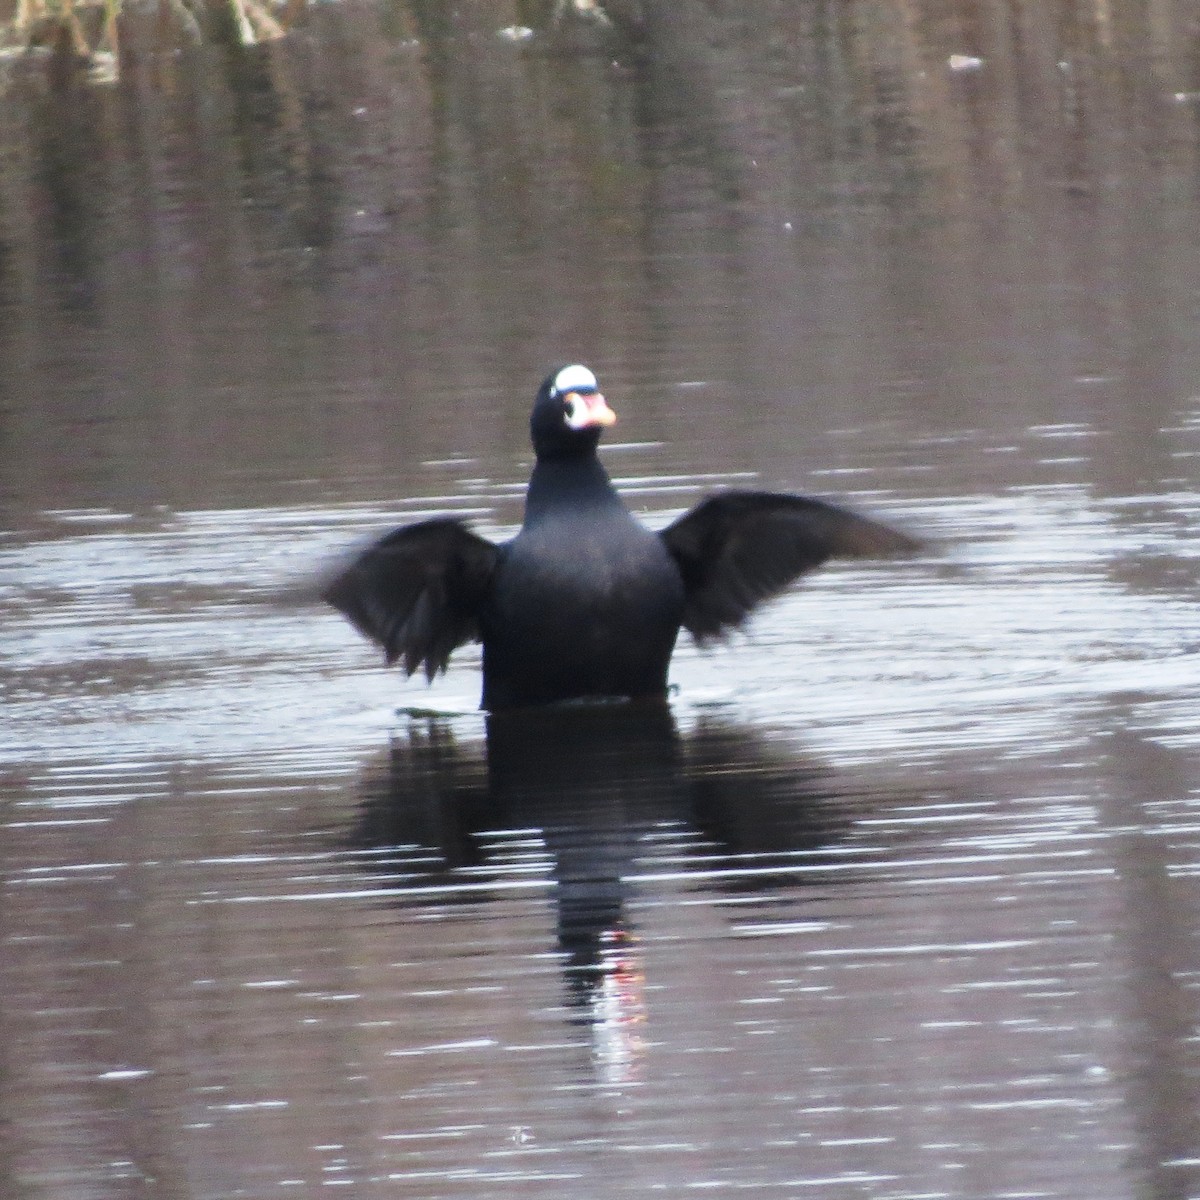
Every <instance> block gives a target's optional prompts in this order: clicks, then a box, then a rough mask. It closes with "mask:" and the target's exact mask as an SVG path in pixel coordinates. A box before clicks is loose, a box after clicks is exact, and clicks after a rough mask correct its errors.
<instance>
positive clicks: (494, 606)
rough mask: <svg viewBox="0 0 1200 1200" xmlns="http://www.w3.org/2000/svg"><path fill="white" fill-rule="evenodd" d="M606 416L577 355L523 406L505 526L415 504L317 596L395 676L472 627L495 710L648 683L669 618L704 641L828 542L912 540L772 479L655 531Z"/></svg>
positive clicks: (823, 554) (660, 681)
mask: <svg viewBox="0 0 1200 1200" xmlns="http://www.w3.org/2000/svg"><path fill="white" fill-rule="evenodd" d="M614 420H616V418H615V417H614V416H613V413H612V411H611V410H610V409H609V408H608V406H607V404H606V403H605V401H604V397H603V396H601V395H600V392H599V389H598V387H597V385H596V380H595V377H594V376H593V375H592V373H591V372H590V371H589V370H588V369H587V368H586V367H581V366H569V367H563V368H561V369H560V370H557V371H555V372H553V373H552V374H551V375H549V376H548V377H547V378H546V380H545V381H544V382H543V383H542V386H541V388H540V389H539V390H538V394H537V399H536V400H535V401H534V406H533V413H532V415H531V417H530V431H531V434H532V440H533V447H534V451H535V453H536V456H537V462H536V463H535V465H534V468H533V474H532V476H531V477H530V480H529V491H528V494H527V496H526V502H525V521H524V523H523V524H522V526H521V530H520V532H519V533H518V534H517V536H516V537H515V538H513V539H512V541H510V542H506V543H504V544H503V545H501V546H497V545H496V544H494V543H493V542H490V541H488V540H487V539H486V538H481V537H479V536H478V535H477V534H474V533H472V532H471V531H470V530H469V529H467V528H466V527H465V526H463V525H462V524H461V523H460V522H459V521H457V520H455V519H454V518H450V517H446V518H438V519H436V520H432V521H422V522H420V523H419V524H416V525H410V526H407V527H405V528H403V529H397V530H395V531H393V532H392V533H389V534H388V535H387V536H386V537H384V538H382V539H381V540H379V541H378V542H376V543H374V544H373V545H372V546H370V547H368V549H366V550H365V551H363V552H361V553H359V554H358V555H356V556H355V557H354V558H353V559H352V560H351V561H350V562H349V563H346V564H343V565H342V566H340V567H339V568H338V569H337V570H336V571H335V572H334V573H332V574H331V575H330V577H329V578H328V580H327V581H326V583H325V584H324V587H323V590H322V596H323V598H324V599H325V600H327V601H328V602H329V603H330V604H332V605H333V606H334V607H335V608H337V609H338V610H339V611H340V612H342V613H343V614H344V615H345V616H346V617H347V618H348V619H349V620H350V621H351V622H352V623H353V625H354V626H355V628H356V629H358V630H359V632H360V633H362V634H364V635H365V636H366V637H368V638H371V639H372V640H373V641H376V642H378V643H379V644H380V645H381V646H382V647H383V649H384V653H385V655H386V657H387V661H388V663H389V664H391V663H394V662H397V661H400V662H403V664H404V669H405V671H406V672H407V673H408V674H409V675H412V674H413V673H414V672H415V671H416V670H417V669H418V668H423V669H424V672H425V675H426V677H427V678H429V679H432V678H433V677H434V675H436V674H437V673H438V672H439V671H444V670H445V669H446V664H447V662H448V661H449V658H450V654H451V652H452V651H453V650H454V649H455V648H456V647H457V646H460V645H462V644H463V643H464V642H468V641H473V640H479V641H482V642H483V701H482V707H484V708H486V709H489V710H493V711H494V710H497V709H505V708H514V707H518V706H524V705H534V704H549V703H554V702H556V701H561V700H574V699H580V698H584V697H600V696H626V697H653V696H664V695H665V694H666V689H667V669H668V666H669V664H670V660H671V653H672V651H673V650H674V648H675V638H676V636H677V635H678V633H679V630H680V628H684V629H686V630H688V632H689V633H691V635H692V636H693V637H694V638H695V639H696V640H697V641H698V642H700V643H702V644H703V643H704V642H707V641H711V640H712V639H714V638H719V637H721V636H722V635H723V634H725V633H727V632H729V631H730V630H731V629H734V628H736V627H737V626H739V625H741V624H742V622H743V621H745V619H746V618H747V617H748V616H749V614H750V612H751V611H752V610H753V609H754V607H755V606H756V605H758V604H759V603H761V602H762V601H763V600H766V599H767V598H769V597H771V596H774V595H777V594H778V593H779V592H781V591H783V589H784V588H786V587H787V586H788V585H789V584H790V583H792V582H793V581H794V580H795V579H796V578H797V577H798V576H800V575H802V574H803V573H804V572H806V571H810V570H812V569H813V568H815V567H818V566H820V565H821V564H822V563H823V562H825V560H826V559H828V558H832V557H865V556H874V555H882V554H893V553H898V552H905V551H912V550H914V549H916V548H917V547H918V543H917V542H916V541H915V540H914V539H913V538H911V537H909V536H908V535H907V534H904V533H901V532H899V531H898V530H895V529H892V528H890V527H889V526H887V525H882V524H880V523H879V522H877V521H872V520H869V519H868V518H866V517H861V516H858V515H857V514H855V513H852V512H849V511H847V510H846V509H844V508H838V507H836V506H834V505H831V504H826V503H824V502H823V501H821V500H811V499H808V498H807V497H804V496H791V495H786V494H778V493H772V492H746V491H731V492H725V493H723V494H720V495H716V496H712V497H710V498H709V499H707V500H704V501H703V502H702V503H700V504H699V505H697V506H696V507H695V508H694V509H692V510H691V512H689V513H686V514H685V515H684V516H682V517H680V518H679V519H678V520H677V521H675V522H674V523H673V524H671V525H668V526H667V528H666V529H664V530H662V532H661V533H653V532H651V531H650V530H648V529H646V528H645V527H644V526H643V525H641V524H640V523H639V522H638V521H636V520H635V519H634V518H633V516H632V515H631V514H630V512H629V510H628V509H627V508H626V507H625V505H624V503H623V502H622V500H621V498H620V496H618V494H617V492H616V490H615V489H614V488H613V486H612V483H611V482H610V481H609V478H608V475H607V473H606V472H605V470H604V468H603V466H601V464H600V460H599V458H598V457H597V455H596V447H597V445H598V443H599V441H600V434H601V432H602V431H603V429H604V428H605V427H606V426H608V425H611V424H612V423H613V421H614Z"/></svg>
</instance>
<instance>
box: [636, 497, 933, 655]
mask: <svg viewBox="0 0 1200 1200" xmlns="http://www.w3.org/2000/svg"><path fill="white" fill-rule="evenodd" d="M660 536H661V537H662V539H663V541H664V542H665V543H666V546H667V549H668V550H669V551H670V552H671V555H672V556H673V557H674V559H675V561H676V563H677V564H678V565H679V570H680V573H681V574H682V576H683V584H684V612H683V625H684V628H686V629H687V630H688V631H689V632H690V633H691V634H692V636H693V637H694V638H695V639H696V641H697V642H699V643H700V644H702V645H703V644H704V643H705V642H707V641H711V640H712V639H714V638H719V637H721V636H722V635H724V634H726V633H728V632H729V631H730V630H731V629H734V628H736V627H737V626H739V625H741V624H742V622H743V621H745V619H746V618H747V617H748V616H749V615H750V612H751V611H752V610H753V609H754V608H755V607H756V606H757V605H759V604H761V603H762V602H763V601H764V600H767V599H769V598H770V597H772V596H775V595H778V594H779V593H780V592H782V591H783V590H784V589H785V588H786V587H787V586H788V585H789V584H791V583H793V582H794V581H795V580H796V579H797V578H799V577H800V576H801V575H803V574H805V573H806V572H808V571H812V570H814V569H815V568H817V567H819V566H820V565H821V564H822V563H823V562H825V561H826V560H827V559H830V558H873V557H877V556H882V555H889V554H901V553H911V552H912V551H914V550H917V549H919V548H920V545H921V543H920V542H919V541H917V539H915V538H913V537H910V536H909V535H908V534H906V533H902V532H901V531H900V530H898V529H894V528H892V527H891V526H890V525H885V524H883V523H882V522H879V521H874V520H871V519H870V518H869V517H863V516H860V515H859V514H858V513H855V512H851V511H850V510H849V509H846V508H840V507H838V506H837V505H834V504H828V503H826V502H825V501H823V500H814V499H811V498H809V497H807V496H792V495H787V494H785V493H778V492H724V493H722V494H720V495H717V496H712V497H710V498H709V499H707V500H705V501H703V502H702V503H700V504H698V505H697V506H696V507H695V508H694V509H692V510H691V511H690V512H688V513H685V514H684V515H683V516H682V517H680V518H679V519H678V520H677V521H675V522H674V523H672V524H671V525H668V526H667V528H666V529H664V530H663V531H662V533H661V534H660Z"/></svg>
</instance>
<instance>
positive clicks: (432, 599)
mask: <svg viewBox="0 0 1200 1200" xmlns="http://www.w3.org/2000/svg"><path fill="white" fill-rule="evenodd" d="M499 556H500V548H499V547H498V546H496V545H495V544H494V543H492V542H489V541H488V540H487V539H486V538H481V537H479V535H478V534H474V533H472V532H471V531H470V530H469V529H467V528H466V526H464V525H463V524H462V523H461V522H460V521H458V520H456V519H454V518H452V517H439V518H435V519H433V520H431V521H422V522H420V523H418V524H416V525H407V526H405V527H404V528H403V529H396V530H393V531H392V532H391V533H389V534H387V535H386V536H384V537H382V538H380V539H379V540H378V541H376V542H374V543H372V544H371V545H370V546H368V547H367V548H366V549H365V550H361V551H359V552H357V553H356V554H354V555H353V556H352V557H351V558H350V559H348V560H347V561H344V562H342V563H340V564H338V565H337V566H336V567H335V568H333V569H332V570H331V571H330V572H329V573H328V575H327V576H326V578H325V580H324V582H323V583H322V586H321V598H322V599H323V600H325V601H326V602H327V603H329V604H331V605H332V606H333V607H334V608H336V609H337V610H338V611H339V612H340V613H341V614H342V615H343V616H344V617H346V619H347V620H348V621H349V622H350V623H351V624H352V625H353V626H354V628H355V629H357V630H358V631H359V633H361V634H362V635H363V636H364V637H367V638H369V639H370V640H371V641H373V642H377V643H378V644H379V645H380V646H382V647H383V652H384V655H385V657H386V659H387V663H388V665H389V666H391V665H392V664H393V663H395V662H401V663H402V664H403V667H404V671H405V673H406V674H408V675H413V674H414V673H415V672H416V671H417V670H418V668H423V669H424V672H425V677H426V678H427V679H433V677H434V676H435V675H436V674H438V673H439V672H440V671H444V670H445V669H446V665H447V663H448V662H449V660H450V655H451V654H452V653H453V651H454V650H455V649H456V648H457V647H459V646H461V645H462V644H463V643H464V642H469V641H473V640H477V639H478V638H479V610H480V607H481V605H482V604H483V600H484V597H485V596H486V594H487V588H488V584H489V582H490V580H491V577H492V572H493V571H494V570H495V567H496V563H497V561H498V559H499Z"/></svg>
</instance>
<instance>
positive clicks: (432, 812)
mask: <svg viewBox="0 0 1200 1200" xmlns="http://www.w3.org/2000/svg"><path fill="white" fill-rule="evenodd" d="M844 804H845V798H844V797H841V796H839V795H838V794H837V793H836V791H835V789H833V788H832V787H831V785H830V781H829V778H828V775H827V773H826V772H824V771H822V770H820V769H818V768H815V767H813V766H812V765H811V764H806V763H804V762H803V761H801V760H799V759H798V758H797V756H796V755H794V754H793V755H789V754H788V753H787V752H786V750H785V749H784V748H783V747H781V745H780V744H779V743H778V742H774V741H769V740H767V739H766V738H765V737H764V736H763V735H762V734H760V733H758V732H757V731H754V730H746V729H740V728H738V727H736V726H731V725H729V724H727V723H712V724H701V725H700V727H699V728H697V729H696V730H694V731H692V732H691V733H689V734H687V735H686V736H681V735H680V734H679V732H678V730H677V728H676V726H675V722H674V719H673V717H672V714H671V712H670V710H669V709H668V708H667V707H666V706H665V705H661V704H656V703H641V704H639V703H626V704H598V705H567V706H551V707H545V708H540V709H530V710H524V711H521V712H513V713H501V714H493V715H492V716H491V717H489V718H488V723H487V744H486V756H485V754H484V753H483V748H482V747H478V746H474V747H473V746H470V745H464V746H460V745H458V743H456V741H455V739H454V737H453V734H452V733H451V731H450V728H449V726H448V725H447V724H446V723H445V722H443V721H439V720H437V719H433V718H430V719H427V720H425V721H422V722H420V723H419V724H414V726H413V727H412V729H411V730H410V731H409V735H408V737H407V738H405V739H400V740H398V741H397V742H396V743H394V744H393V747H392V750H391V752H390V754H389V756H388V759H387V762H386V764H385V765H384V766H383V768H382V769H381V770H377V771H373V772H371V774H370V775H369V776H368V779H367V782H366V784H365V786H364V792H363V806H362V813H361V821H360V824H359V827H358V830H357V833H356V841H357V843H358V845H359V848H360V849H363V850H366V851H369V852H370V854H369V855H366V856H364V858H365V859H366V861H369V862H372V863H373V864H374V865H375V869H377V870H378V869H379V867H380V866H382V865H383V863H382V862H381V857H386V856H390V855H391V854H392V853H393V852H395V851H396V850H397V848H401V847H408V848H409V849H408V851H407V852H406V853H405V854H403V855H402V856H401V860H400V861H399V862H397V863H396V868H398V869H399V870H400V871H402V872H403V873H405V874H410V873H416V874H417V875H418V878H415V879H413V880H412V886H413V887H414V889H419V890H420V892H421V893H424V889H425V887H426V886H427V885H428V884H430V883H440V884H444V885H445V892H444V893H443V894H444V895H445V897H446V899H447V900H449V899H451V898H453V897H455V896H457V897H460V898H464V899H466V898H469V899H471V900H474V901H479V900H485V899H487V898H488V897H489V895H491V894H492V892H491V890H490V887H489V883H490V882H491V881H493V880H495V879H496V878H499V877H501V876H502V875H503V874H504V864H503V861H502V857H503V855H502V852H498V851H497V847H498V846H500V845H501V844H502V843H503V837H502V836H501V835H503V834H505V833H506V831H515V830H520V831H525V832H523V833H522V843H523V844H527V839H528V838H529V837H536V838H537V839H538V840H539V841H540V844H541V846H542V847H543V848H544V850H543V852H544V857H545V858H546V859H547V860H548V865H549V874H550V878H551V885H552V887H553V897H554V902H555V912H556V941H557V944H558V947H559V950H560V951H561V952H562V956H563V971H564V978H565V981H566V983H567V992H568V998H569V1001H570V1004H571V1007H572V1009H573V1011H574V1012H575V1013H576V1018H577V1019H578V1020H579V1021H580V1022H582V1023H584V1024H586V1025H588V1026H589V1027H591V1028H592V1029H593V1030H594V1033H595V1042H594V1044H595V1046H596V1047H597V1056H598V1058H604V1057H605V1056H609V1057H612V1058H614V1059H616V1060H620V1061H619V1062H617V1063H616V1065H618V1066H619V1065H620V1063H621V1062H624V1061H625V1058H626V1057H628V1056H629V1055H630V1054H632V1053H633V1050H632V1048H631V1041H630V1039H631V1038H634V1039H635V1034H636V1026H637V1025H638V1024H640V1021H641V1020H642V1015H643V1014H642V1012H641V1007H642V998H641V991H640V983H639V981H640V979H641V965H640V964H641V953H642V949H641V945H640V943H639V941H638V936H637V930H636V928H635V926H634V922H633V921H632V920H631V919H630V915H629V913H628V911H627V907H628V904H627V902H628V899H629V894H630V890H631V888H634V887H639V888H640V887H641V886H642V885H639V884H638V883H637V882H636V881H637V877H638V876H639V874H641V875H643V876H645V875H646V869H645V866H644V865H643V860H652V859H653V857H654V856H655V854H656V852H660V851H661V849H662V846H663V843H664V841H666V842H667V843H669V844H670V846H671V847H672V850H671V853H672V855H673V856H674V855H676V854H680V853H682V854H683V856H684V861H683V864H682V865H681V866H672V867H671V868H670V870H671V871H672V873H674V872H676V871H678V870H679V869H685V870H686V869H689V868H690V869H695V868H696V867H698V866H699V867H702V868H707V869H713V868H723V867H726V866H729V865H731V864H733V863H739V862H740V863H741V864H742V866H743V867H744V865H745V862H746V861H749V860H750V856H752V861H753V864H754V869H753V870H752V871H746V870H737V871H730V872H725V873H724V875H725V882H724V883H723V884H722V886H729V887H737V888H752V887H756V886H757V887H760V888H764V889H765V888H770V887H773V886H778V885H779V884H781V883H787V884H795V883H797V882H799V881H800V880H799V879H798V877H797V874H796V873H795V867H796V865H797V862H798V856H802V859H803V861H804V863H805V864H806V865H809V866H815V865H817V864H818V862H819V859H820V848H821V847H822V846H827V845H829V843H830V842H831V841H833V840H835V839H836V838H837V837H838V835H839V834H840V833H841V832H842V831H843V829H844V828H845V826H846V824H847V821H848V819H847V817H846V815H845V813H844V812H843V811H842V810H843V805H844ZM431 852H432V853H431ZM529 865H530V864H529V862H528V860H527V859H525V860H522V862H521V868H522V869H523V870H526V871H528V869H529ZM461 868H468V869H469V870H468V871H466V872H463V871H461V870H460V869H461ZM651 873H652V872H651ZM719 874H720V872H719ZM526 877H527V876H526ZM541 877H542V878H544V876H541ZM827 878H828V876H826V879H827ZM382 879H383V880H386V881H387V882H389V883H394V882H395V877H394V875H393V876H392V877H391V878H390V879H388V876H387V875H386V874H384V875H383V876H382ZM402 890H403V889H401V891H402ZM635 1040H636V1039H635ZM601 1050H603V1053H601ZM623 1056H624V1057H623ZM609 1065H610V1066H612V1065H614V1064H613V1063H609ZM626 1065H628V1064H626Z"/></svg>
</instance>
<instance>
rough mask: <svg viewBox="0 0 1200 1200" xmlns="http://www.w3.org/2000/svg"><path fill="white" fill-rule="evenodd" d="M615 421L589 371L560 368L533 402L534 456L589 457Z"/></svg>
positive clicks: (575, 364)
mask: <svg viewBox="0 0 1200 1200" xmlns="http://www.w3.org/2000/svg"><path fill="white" fill-rule="evenodd" d="M616 419H617V414H616V413H614V412H613V410H612V409H611V408H609V407H608V405H607V403H605V400H604V397H603V396H602V395H601V394H600V385H599V384H598V383H597V382H596V376H595V375H593V374H592V372H591V371H590V370H588V368H587V367H584V366H580V365H579V364H578V363H573V364H572V365H571V366H567V367H559V368H557V369H556V370H554V371H551V372H550V374H549V375H547V376H546V378H545V379H544V380H543V381H542V386H541V387H540V388H538V394H537V399H536V400H534V402H533V413H532V415H531V416H530V418H529V431H530V435H531V437H532V439H533V449H534V452H535V453H536V454H537V456H538V458H561V457H564V456H566V455H571V454H590V453H592V451H594V450H595V449H596V444H597V443H598V442H599V441H600V434H601V433H602V432H603V431H604V430H605V429H606V428H608V426H609V425H611V424H612V423H613V422H614V421H615V420H616Z"/></svg>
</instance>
